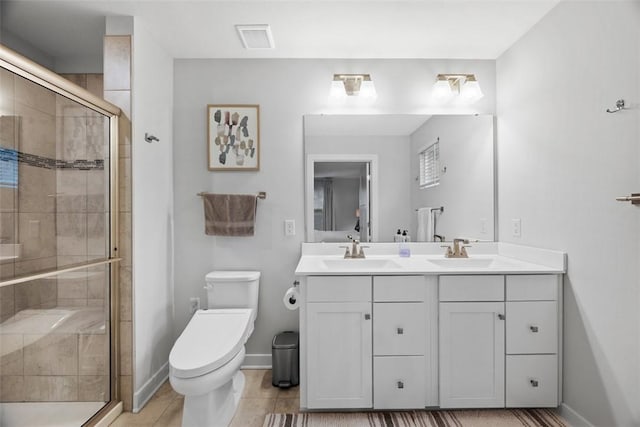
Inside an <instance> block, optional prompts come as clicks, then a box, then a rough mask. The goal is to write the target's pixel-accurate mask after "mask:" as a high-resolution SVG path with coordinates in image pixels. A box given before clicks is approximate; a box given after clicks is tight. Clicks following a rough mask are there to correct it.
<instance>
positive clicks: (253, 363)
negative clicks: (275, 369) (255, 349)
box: [241, 354, 271, 369]
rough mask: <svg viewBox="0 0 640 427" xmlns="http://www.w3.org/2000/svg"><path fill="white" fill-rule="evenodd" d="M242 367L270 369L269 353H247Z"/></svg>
mask: <svg viewBox="0 0 640 427" xmlns="http://www.w3.org/2000/svg"><path fill="white" fill-rule="evenodd" d="M241 368H242V369H271V355H270V354H247V355H246V356H245V357H244V364H243V365H242V367H241Z"/></svg>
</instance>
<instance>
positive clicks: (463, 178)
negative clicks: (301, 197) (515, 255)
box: [304, 114, 496, 242]
mask: <svg viewBox="0 0 640 427" xmlns="http://www.w3.org/2000/svg"><path fill="white" fill-rule="evenodd" d="M304 146H305V158H306V177H305V214H306V218H305V221H306V241H307V242H344V241H346V240H347V237H346V236H347V235H352V236H353V237H357V238H359V239H360V240H361V241H365V242H366V241H373V242H392V241H394V239H395V236H396V234H397V232H398V230H400V231H401V233H403V232H404V231H405V230H406V234H407V235H408V238H409V239H410V241H439V240H446V241H449V240H453V239H454V238H456V237H463V238H468V239H472V240H486V241H493V240H495V238H496V236H495V222H496V217H495V205H496V199H495V184H494V182H495V164H494V148H495V138H494V118H493V116H491V115H432V116H428V115H406V114H405V115H306V116H304Z"/></svg>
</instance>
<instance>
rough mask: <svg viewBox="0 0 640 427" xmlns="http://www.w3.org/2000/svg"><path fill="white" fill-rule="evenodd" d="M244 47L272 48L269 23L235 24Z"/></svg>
mask: <svg viewBox="0 0 640 427" xmlns="http://www.w3.org/2000/svg"><path fill="white" fill-rule="evenodd" d="M236 30H238V35H239V36H240V40H242V45H243V46H244V48H245V49H273V48H274V47H275V45H274V44H273V35H271V28H270V27H269V25H236Z"/></svg>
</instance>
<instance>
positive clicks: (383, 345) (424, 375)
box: [373, 276, 436, 409]
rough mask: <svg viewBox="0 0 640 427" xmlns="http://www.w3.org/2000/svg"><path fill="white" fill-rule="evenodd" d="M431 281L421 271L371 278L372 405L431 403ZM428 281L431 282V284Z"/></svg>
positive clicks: (412, 406) (418, 405)
mask: <svg viewBox="0 0 640 427" xmlns="http://www.w3.org/2000/svg"><path fill="white" fill-rule="evenodd" d="M434 282H435V280H434V279H433V278H427V277H425V276H375V277H374V278H373V300H374V303H373V407H374V409H417V408H424V407H425V406H428V405H430V404H431V403H430V400H429V399H428V396H429V395H432V394H433V393H430V392H431V390H430V385H431V382H432V380H431V378H433V374H432V366H431V364H430V363H428V362H431V355H430V351H431V345H430V341H431V336H432V327H431V326H432V325H433V323H434V322H435V313H434V311H435V310H433V309H432V307H431V306H430V304H429V302H435V300H436V299H435V296H434V295H435V283H434ZM430 283H433V286H430Z"/></svg>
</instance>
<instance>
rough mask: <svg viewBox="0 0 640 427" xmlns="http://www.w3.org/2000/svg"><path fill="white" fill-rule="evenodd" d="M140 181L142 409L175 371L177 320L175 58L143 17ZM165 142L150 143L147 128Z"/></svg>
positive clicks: (137, 321)
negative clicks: (171, 370)
mask: <svg viewBox="0 0 640 427" xmlns="http://www.w3.org/2000/svg"><path fill="white" fill-rule="evenodd" d="M132 78H133V82H132V84H133V88H134V90H133V94H132V108H133V117H132V126H133V128H132V132H133V134H132V136H133V137H132V141H131V150H132V153H131V162H132V168H131V169H132V179H133V195H132V196H133V197H132V207H133V209H132V211H133V259H134V263H133V290H134V292H133V306H134V311H133V327H134V357H135V362H134V363H135V365H134V372H133V373H134V383H133V386H134V390H133V393H134V396H133V397H134V400H133V402H134V409H136V408H139V407H140V406H141V404H142V403H144V402H145V401H146V399H148V398H149V397H151V395H152V394H153V392H154V391H155V387H157V386H159V385H160V384H161V383H162V382H163V381H164V380H165V378H166V375H168V371H169V367H168V362H167V361H168V360H169V352H170V351H171V347H172V346H173V343H174V341H175V338H176V335H174V329H173V320H174V307H173V256H174V253H173V120H172V114H173V58H172V57H171V56H170V55H169V54H167V52H166V51H165V50H164V49H163V48H162V47H161V46H159V45H158V44H157V43H156V42H155V41H154V40H153V39H152V38H151V36H150V34H149V31H148V30H147V28H146V27H145V24H144V22H142V21H141V20H140V19H138V18H135V20H134V33H133V67H132ZM147 132H148V133H150V134H152V135H154V136H156V137H157V138H159V139H160V141H157V142H154V143H151V144H150V143H147V142H146V141H145V139H144V135H145V133H147Z"/></svg>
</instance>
